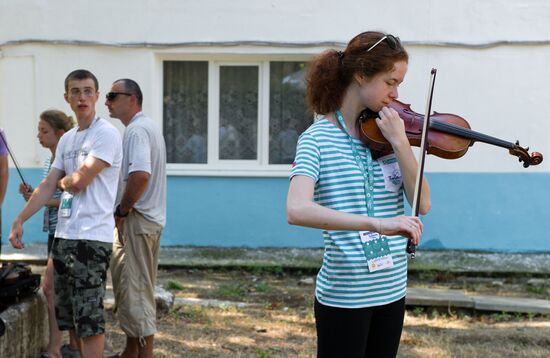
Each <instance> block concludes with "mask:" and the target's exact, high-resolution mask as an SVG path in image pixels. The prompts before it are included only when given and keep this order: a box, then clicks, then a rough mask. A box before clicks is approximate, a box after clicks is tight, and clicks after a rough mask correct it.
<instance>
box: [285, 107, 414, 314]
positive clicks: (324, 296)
mask: <svg viewBox="0 0 550 358" xmlns="http://www.w3.org/2000/svg"><path fill="white" fill-rule="evenodd" d="M354 143H355V146H356V148H357V150H358V151H359V154H360V156H361V160H363V162H364V163H366V151H367V147H366V146H365V145H364V144H363V143H362V142H361V141H359V140H357V139H354ZM383 161H384V163H392V162H393V163H395V162H396V159H395V155H394V154H392V155H391V156H386V157H384V158H379V159H378V160H374V161H373V166H372V170H374V210H373V212H374V217H379V218H388V217H394V216H397V215H403V213H404V206H403V187H402V185H400V184H399V185H398V186H396V185H395V175H387V176H385V175H384V173H383V170H382V167H381V165H382V162H383ZM365 167H367V165H366V164H365ZM393 168H394V169H395V168H397V170H398V168H399V167H398V166H397V165H396V164H394V165H393ZM394 174H395V173H394ZM397 174H398V175H397V177H400V173H397ZM296 175H305V176H308V177H311V178H313V179H314V180H315V193H314V200H315V202H316V203H318V204H319V205H322V206H324V207H327V208H330V209H334V210H338V211H342V212H346V213H352V214H359V215H368V214H367V201H366V197H365V195H366V194H365V179H364V177H363V174H362V172H361V170H360V169H359V166H358V165H357V162H356V161H355V159H354V157H353V152H352V148H351V144H350V142H349V137H348V136H347V134H346V133H344V132H343V131H342V130H340V128H338V127H336V126H335V125H334V124H333V123H331V122H329V121H328V120H327V119H326V118H322V119H320V120H319V121H317V122H316V123H314V124H313V125H311V126H310V127H309V128H308V129H307V130H306V131H305V132H304V133H303V134H302V135H301V136H300V139H299V140H298V146H297V150H296V159H295V162H294V165H293V169H292V173H291V178H292V177H294V176H296ZM392 180H393V183H392ZM323 238H324V244H325V254H324V257H323V265H322V267H321V270H320V271H319V273H318V275H317V284H316V289H315V295H316V297H317V300H318V301H319V302H320V303H321V304H324V305H327V306H333V307H342V308H361V307H370V306H379V305H384V304H388V303H391V302H394V301H397V300H399V299H401V298H403V297H404V296H405V293H406V286H407V256H406V252H405V248H406V245H407V239H406V238H404V237H402V236H388V243H389V246H390V250H391V255H392V259H393V263H394V265H393V267H391V268H387V269H383V270H380V271H376V272H369V269H368V263H367V259H366V257H365V254H364V252H363V246H362V244H361V239H360V237H359V233H358V232H357V231H332V230H325V231H323Z"/></svg>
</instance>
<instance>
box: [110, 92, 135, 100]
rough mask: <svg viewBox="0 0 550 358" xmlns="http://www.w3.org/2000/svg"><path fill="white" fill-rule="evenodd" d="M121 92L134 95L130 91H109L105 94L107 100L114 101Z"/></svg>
mask: <svg viewBox="0 0 550 358" xmlns="http://www.w3.org/2000/svg"><path fill="white" fill-rule="evenodd" d="M119 94H123V95H125V96H131V95H132V94H131V93H128V92H109V93H107V94H106V95H105V98H106V99H107V101H114V100H115V99H116V98H117V96H118V95H119Z"/></svg>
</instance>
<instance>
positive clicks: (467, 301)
mask: <svg viewBox="0 0 550 358" xmlns="http://www.w3.org/2000/svg"><path fill="white" fill-rule="evenodd" d="M406 304H407V305H411V306H437V307H455V308H470V309H473V308H475V305H474V301H473V300H472V297H471V296H469V295H466V294H464V293H463V292H462V291H459V290H444V289H435V288H414V287H409V288H407V299H406Z"/></svg>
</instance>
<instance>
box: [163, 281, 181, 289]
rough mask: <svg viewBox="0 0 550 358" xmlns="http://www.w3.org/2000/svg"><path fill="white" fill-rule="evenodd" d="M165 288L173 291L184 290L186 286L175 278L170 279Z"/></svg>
mask: <svg viewBox="0 0 550 358" xmlns="http://www.w3.org/2000/svg"><path fill="white" fill-rule="evenodd" d="M164 289H166V290H173V291H183V290H184V289H185V286H183V285H182V284H181V283H180V282H178V281H174V280H168V281H167V282H166V284H164Z"/></svg>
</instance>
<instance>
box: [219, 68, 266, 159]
mask: <svg viewBox="0 0 550 358" xmlns="http://www.w3.org/2000/svg"><path fill="white" fill-rule="evenodd" d="M258 73H259V71H258V66H220V142H219V158H220V159H239V160H252V159H257V153H258Z"/></svg>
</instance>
